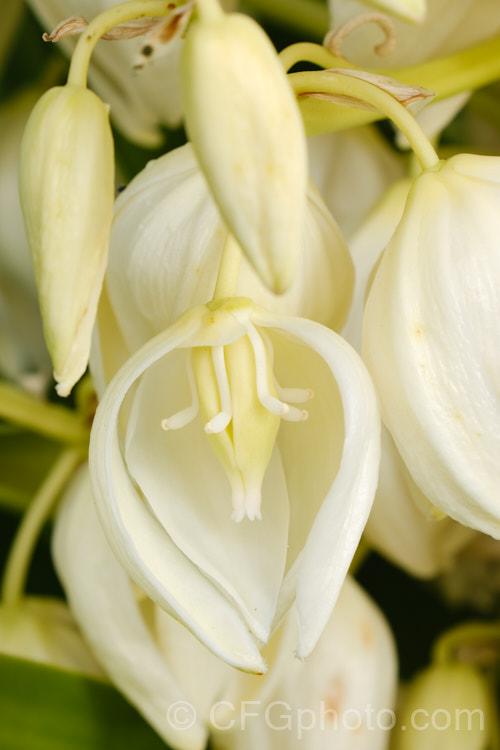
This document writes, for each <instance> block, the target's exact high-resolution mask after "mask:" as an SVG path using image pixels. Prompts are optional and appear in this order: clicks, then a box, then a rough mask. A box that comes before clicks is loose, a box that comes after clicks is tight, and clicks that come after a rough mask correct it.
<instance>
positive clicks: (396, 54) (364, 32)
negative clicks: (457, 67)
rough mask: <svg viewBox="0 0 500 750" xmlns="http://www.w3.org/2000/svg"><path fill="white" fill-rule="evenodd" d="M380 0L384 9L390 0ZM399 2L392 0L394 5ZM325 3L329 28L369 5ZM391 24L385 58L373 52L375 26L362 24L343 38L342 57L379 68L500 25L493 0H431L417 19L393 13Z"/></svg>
mask: <svg viewBox="0 0 500 750" xmlns="http://www.w3.org/2000/svg"><path fill="white" fill-rule="evenodd" d="M375 1H376V2H379V1H380V0H375ZM381 1H382V2H384V3H386V10H389V7H388V4H389V3H390V2H392V1H393V0H381ZM404 1H405V0H395V2H396V3H397V4H398V5H401V4H402V2H404ZM328 5H329V8H330V19H331V25H332V27H337V26H340V25H341V24H343V23H346V21H348V20H349V19H351V18H352V17H353V16H358V15H360V14H363V13H366V12H367V11H369V10H371V9H372V3H371V2H358V1H357V0H329V2H328ZM448 18H453V23H448V22H445V21H444V20H443V19H448ZM394 24H395V28H396V46H395V49H394V51H393V52H392V53H391V54H390V55H389V56H388V57H385V58H383V60H381V58H380V57H378V56H377V55H376V54H375V53H374V52H373V49H374V46H375V45H376V44H378V43H379V41H380V31H379V29H378V28H376V27H375V26H374V25H373V24H368V25H366V26H365V27H363V28H360V29H358V30H357V31H356V32H355V33H353V34H352V36H351V37H350V38H349V39H346V40H345V41H344V44H343V46H342V50H343V52H344V54H345V56H346V57H347V59H348V60H352V62H354V63H356V65H360V66H361V67H367V68H375V69H380V68H381V67H383V68H390V67H400V66H403V65H404V66H406V65H415V64H416V63H419V62H423V61H424V60H429V59H433V58H437V57H442V56H445V55H448V54H450V53H452V52H455V51H457V50H460V49H464V48H465V47H468V46H471V45H473V44H476V43H479V42H481V41H483V40H485V39H488V38H489V37H490V36H493V35H494V34H496V33H497V32H498V30H499V29H500V13H499V8H498V4H497V3H496V0H485V1H482V2H478V0H431V1H429V2H427V14H426V16H425V19H423V20H422V22H421V23H418V24H415V23H408V22H407V21H403V20H400V19H398V18H397V17H396V18H394Z"/></svg>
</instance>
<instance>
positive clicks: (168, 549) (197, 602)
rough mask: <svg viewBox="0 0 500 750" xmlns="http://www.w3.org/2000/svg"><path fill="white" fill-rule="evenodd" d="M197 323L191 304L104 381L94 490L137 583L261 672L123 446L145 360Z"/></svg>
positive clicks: (211, 642) (209, 641) (238, 626)
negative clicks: (129, 401)
mask: <svg viewBox="0 0 500 750" xmlns="http://www.w3.org/2000/svg"><path fill="white" fill-rule="evenodd" d="M203 310H204V309H203ZM200 322H201V317H200V310H199V309H194V310H191V311H190V312H189V313H187V314H186V315H185V316H183V317H182V318H181V319H179V321H177V323H176V324H174V325H173V326H171V328H170V329H168V330H167V331H166V332H165V333H164V334H161V335H160V336H158V337H157V338H156V339H153V341H151V342H150V343H149V344H147V345H146V346H145V347H143V349H142V350H140V351H139V352H137V354H135V355H134V356H133V357H132V358H131V359H130V360H128V362H127V363H126V364H125V365H124V366H123V367H122V369H121V370H120V371H119V372H118V373H117V375H116V376H115V378H114V379H113V381H112V382H111V383H110V385H109V386H108V388H107V390H106V392H105V394H104V397H103V399H102V402H101V404H100V406H99V408H98V410H97V414H96V418H95V422H94V426H93V429H92V436H91V444H90V470H91V476H92V481H93V487H94V497H95V501H96V507H97V511H98V513H99V516H100V519H101V523H102V524H103V528H104V530H105V533H106V536H107V538H108V541H109V543H110V545H111V547H112V549H113V551H114V553H115V554H116V556H117V557H118V559H119V560H120V562H121V563H122V565H123V566H124V567H125V569H126V570H127V571H128V572H129V574H130V576H131V577H132V578H133V579H134V580H135V581H136V583H138V585H139V586H140V587H141V588H142V589H143V590H144V591H145V592H146V593H147V594H148V595H149V596H150V597H151V598H152V599H153V600H154V601H155V602H156V603H157V604H159V605H160V606H161V607H162V608H163V609H165V610H166V611H167V612H169V613H171V614H173V615H174V616H176V617H178V618H179V619H180V620H181V621H182V622H183V623H184V624H185V625H186V626H187V627H188V628H189V629H190V630H192V632H193V633H194V634H195V635H196V636H197V637H198V638H199V639H200V640H201V641H203V642H204V643H205V644H206V645H207V646H208V647H209V648H211V649H212V650H213V651H214V653H216V654H217V655H218V656H220V657H221V658H223V659H224V660H225V661H227V662H228V663H230V664H233V665H234V666H237V667H239V668H242V669H246V670H249V671H255V672H262V671H265V665H264V663H263V661H262V659H261V657H260V654H259V652H258V650H257V648H256V646H255V643H254V641H253V639H252V638H251V636H250V634H249V632H248V629H247V627H246V625H245V624H244V622H243V620H241V618H240V616H239V615H238V614H237V613H236V611H235V609H234V608H233V606H232V605H231V603H230V602H229V601H228V600H227V599H226V598H225V596H224V595H223V594H222V593H221V592H220V590H219V589H218V587H217V586H216V585H214V584H213V583H212V582H210V581H209V580H208V579H207V578H206V577H205V576H204V575H203V574H202V573H201V572H200V571H199V569H198V568H197V567H196V566H195V565H194V564H193V563H192V562H191V561H190V560H188V559H187V558H186V557H185V556H184V554H183V553H182V552H181V551H180V550H179V548H178V547H177V546H176V545H175V543H174V542H173V541H172V539H171V538H170V537H169V536H168V534H166V533H165V531H164V529H163V528H162V526H161V524H160V523H159V522H158V520H157V519H156V518H155V517H154V516H153V515H152V514H151V513H150V511H149V510H148V508H147V507H146V505H145V504H144V502H143V499H142V497H141V495H140V493H139V491H138V490H137V488H136V486H135V484H134V482H133V480H132V478H131V476H130V475H129V473H128V471H127V468H126V466H125V462H124V459H123V455H122V452H121V447H120V435H119V431H118V420H119V417H120V410H121V407H122V405H123V402H124V400H125V398H126V396H127V394H128V393H129V391H130V389H131V388H132V387H133V386H134V384H135V383H136V381H137V380H138V379H139V378H140V376H141V375H142V374H143V373H144V372H145V371H146V370H147V369H148V367H150V366H151V365H153V364H154V363H155V362H156V361H158V360H159V359H161V358H162V357H163V356H165V355H166V354H168V353H169V352H170V351H172V350H173V349H175V348H176V347H178V346H182V345H183V344H185V343H186V342H187V341H188V339H189V338H190V337H191V336H193V335H194V334H195V333H196V331H197V330H198V329H199V327H200ZM158 429H159V430H160V429H161V428H160V425H159V424H158Z"/></svg>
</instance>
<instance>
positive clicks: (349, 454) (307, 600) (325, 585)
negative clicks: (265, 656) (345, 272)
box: [253, 311, 380, 658]
mask: <svg viewBox="0 0 500 750" xmlns="http://www.w3.org/2000/svg"><path fill="white" fill-rule="evenodd" d="M253 319H254V322H255V323H256V324H257V325H259V326H262V327H266V328H274V329H276V330H277V331H280V332H281V331H283V332H285V333H286V334H288V335H290V336H292V337H294V338H295V339H296V340H298V342H300V343H302V344H305V345H306V346H307V347H310V349H312V350H313V352H315V353H316V354H317V355H319V357H320V358H321V359H322V360H323V361H324V364H325V370H324V372H327V371H328V370H329V372H328V379H326V378H325V380H323V383H320V384H319V389H318V392H317V393H316V394H315V400H316V402H317V409H318V412H323V413H325V412H326V414H327V416H328V410H329V408H330V409H331V408H332V404H333V405H336V404H337V403H338V394H340V402H341V405H342V410H343V428H344V442H343V450H342V457H341V459H340V465H339V469H338V472H337V473H336V475H335V476H334V478H333V481H332V483H331V484H330V486H327V487H325V494H324V499H323V500H322V503H321V507H320V508H319V511H318V513H317V515H316V517H315V519H314V523H313V524H312V528H311V531H310V533H309V536H308V539H307V543H306V545H305V547H304V551H303V557H302V560H301V563H300V567H299V570H298V576H297V613H298V619H299V631H300V643H299V650H298V654H299V657H300V658H305V657H306V656H307V655H308V654H310V653H311V651H312V649H313V648H314V646H315V644H316V642H317V640H318V638H319V636H320V635H321V632H322V631H323V628H324V627H325V625H326V623H327V621H328V618H329V617H330V614H331V612H332V609H333V606H334V604H335V602H336V600H337V597H338V594H339V591H340V588H341V586H342V583H343V581H344V578H345V575H346V573H347V570H348V568H349V564H350V562H351V560H352V557H353V555H354V552H355V551H356V547H357V545H358V542H359V539H360V537H361V534H362V531H363V528H364V526H365V523H366V520H367V518H368V514H369V512H370V508H371V505H372V502H373V497H374V494H375V490H376V487H377V477H378V467H379V461H380V422H379V414H378V407H377V400H376V397H375V393H374V390H373V386H372V384H371V380H370V378H369V375H368V373H367V372H366V369H365V367H364V365H363V363H362V361H361V359H360V358H359V356H358V355H357V354H356V352H355V351H354V349H352V348H351V347H350V346H349V344H347V343H346V342H345V341H344V340H343V339H341V338H340V336H337V335H336V334H335V333H333V332H332V331H330V330H328V329H326V328H324V327H323V326H320V325H319V324H317V323H314V322H312V321H309V320H303V319H298V318H295V319H294V318H285V317H279V316H273V315H269V314H268V313H265V312H264V311H259V312H258V313H257V312H256V313H255V315H254V318H253ZM300 359H301V357H300V354H299V356H298V360H300ZM276 362H277V360H276ZM323 377H324V376H323ZM313 403H314V400H313V402H311V423H312V421H313V419H312V418H313V412H312V408H313V407H312V404H313ZM339 418H340V415H337V417H336V420H337V421H338V420H339ZM305 425H307V422H306V423H305ZM305 425H304V426H305ZM301 428H302V425H298V426H297V428H296V430H295V432H294V438H295V440H296V441H297V448H296V452H297V454H298V453H299V451H300V453H301V463H302V466H303V471H304V474H303V476H304V480H303V487H304V494H303V496H302V502H304V499H305V498H306V497H307V498H308V499H309V493H308V491H307V484H306V482H307V480H310V481H311V482H312V486H313V487H314V486H315V485H316V486H317V483H321V482H322V481H324V478H325V472H326V474H327V475H328V472H329V467H328V463H327V464H326V466H325V462H324V461H322V462H321V466H318V464H317V455H318V453H321V443H322V441H323V440H325V439H326V440H329V439H330V438H329V435H330V434H331V433H332V432H334V430H333V426H332V425H328V419H326V423H325V422H323V425H322V427H319V429H316V430H315V435H314V436H313V435H312V434H311V433H306V431H305V430H303V431H302V432H301ZM304 436H306V437H305V439H304ZM299 441H300V442H299ZM278 444H279V445H280V448H281V436H278ZM331 444H332V443H331V442H330V445H331ZM299 446H300V448H299ZM286 456H287V459H288V457H289V456H290V450H289V448H288V449H287V451H286ZM292 457H293V453H292ZM282 460H283V461H284V467H285V473H286V474H287V476H288V470H289V464H288V465H287V463H285V451H282ZM292 460H293V458H292ZM330 461H332V462H334V463H335V461H338V456H337V457H336V455H335V453H333V454H332V455H331V457H330ZM296 473H298V472H296ZM318 474H319V477H318ZM328 484H329V483H328ZM289 487H290V485H289ZM289 491H290V490H289Z"/></svg>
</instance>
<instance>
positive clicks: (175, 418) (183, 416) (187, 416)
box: [161, 356, 199, 430]
mask: <svg viewBox="0 0 500 750" xmlns="http://www.w3.org/2000/svg"><path fill="white" fill-rule="evenodd" d="M187 376H188V383H189V391H190V393H191V406H188V407H186V409H182V410H181V411H178V412H177V413H176V414H172V416H171V417H168V419H162V421H161V426H162V429H163V430H180V429H181V427H185V426H186V425H188V424H189V423H190V422H192V421H193V419H194V418H195V417H196V415H197V414H198V410H199V400H198V391H197V388H196V382H195V379H194V372H193V363H192V361H191V357H190V356H188V362H187Z"/></svg>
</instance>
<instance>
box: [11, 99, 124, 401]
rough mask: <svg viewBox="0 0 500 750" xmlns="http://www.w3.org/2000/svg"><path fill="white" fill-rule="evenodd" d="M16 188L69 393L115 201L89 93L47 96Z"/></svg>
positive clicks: (51, 340)
mask: <svg viewBox="0 0 500 750" xmlns="http://www.w3.org/2000/svg"><path fill="white" fill-rule="evenodd" d="M19 185H20V196H21V205H22V209H23V214H24V220H25V224H26V234H27V237H28V244H29V246H30V250H31V254H32V258H33V264H34V268H35V277H36V281H37V286H38V291H39V297H40V307H41V311H42V319H43V326H44V333H45V340H46V343H47V348H48V350H49V353H50V355H51V358H52V363H53V366H54V377H55V379H56V381H57V382H58V386H57V390H58V393H59V394H60V395H61V396H67V395H68V393H69V392H70V391H71V388H72V387H73V385H74V384H75V383H76V381H77V380H78V379H79V378H80V377H81V375H82V374H83V373H84V372H85V369H86V367H87V362H88V357H89V350H90V337H91V334H92V328H93V325H94V319H95V315H96V311H97V303H98V300H99V294H100V290H101V286H102V281H103V277H104V271H105V268H106V260H107V249H108V240H109V232H110V229H111V220H112V211H113V200H114V158H113V139H112V135H111V129H110V126H109V120H108V112H107V109H106V106H105V105H104V104H103V102H102V101H101V100H100V99H99V98H98V97H97V96H96V95H95V94H94V93H92V92H91V91H89V90H88V89H85V88H82V87H79V86H64V87H57V88H53V89H50V90H49V91H47V92H46V93H45V94H44V96H43V97H42V98H41V99H40V101H39V102H38V103H37V105H36V106H35V108H34V110H33V112H32V114H31V117H30V119H29V121H28V125H27V127H26V130H25V134H24V137H23V142H22V146H21V161H20V177H19Z"/></svg>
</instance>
